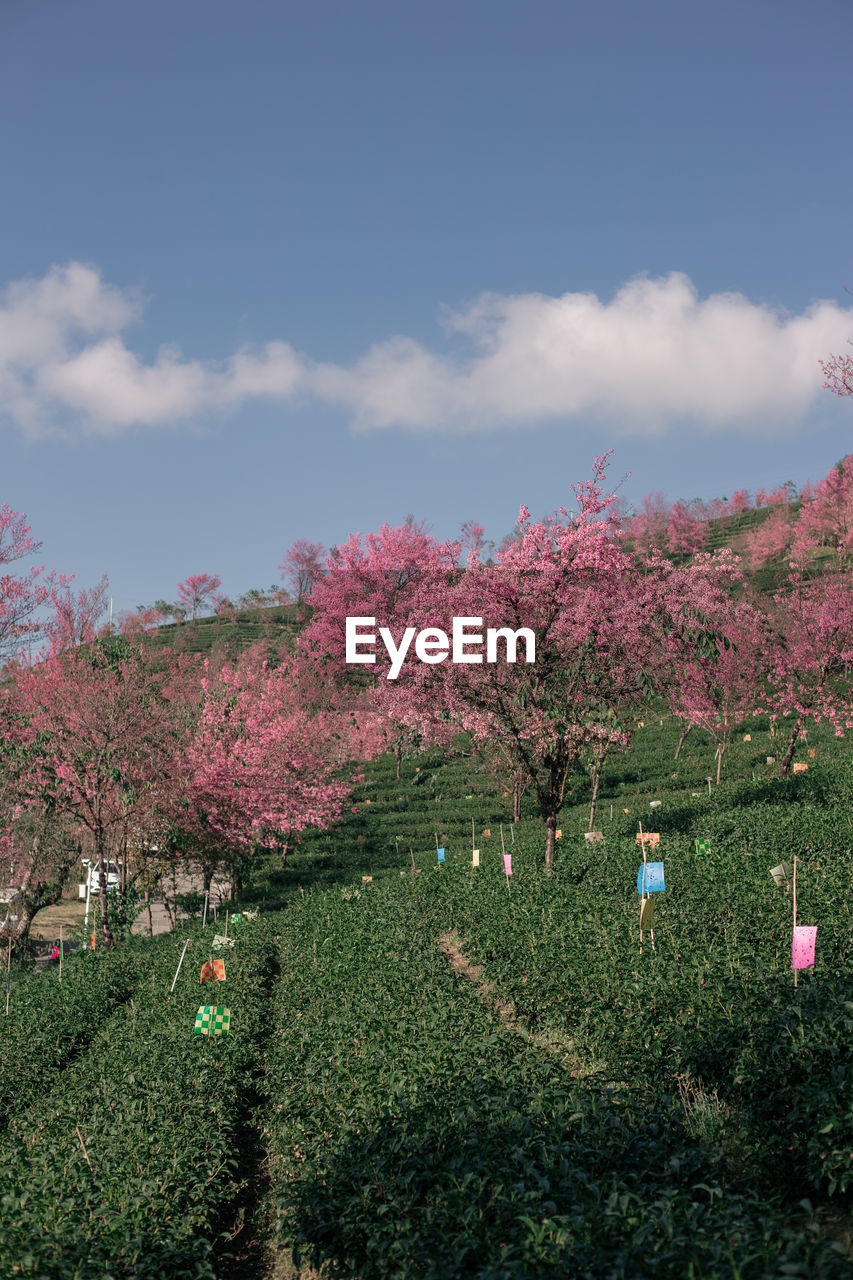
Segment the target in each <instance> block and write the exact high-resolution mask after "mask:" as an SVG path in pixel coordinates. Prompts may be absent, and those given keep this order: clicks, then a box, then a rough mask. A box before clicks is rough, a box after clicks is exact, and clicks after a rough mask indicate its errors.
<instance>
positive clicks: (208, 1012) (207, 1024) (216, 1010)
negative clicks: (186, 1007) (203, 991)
mask: <svg viewBox="0 0 853 1280" xmlns="http://www.w3.org/2000/svg"><path fill="white" fill-rule="evenodd" d="M193 1030H194V1032H195V1034H196V1035H197V1036H227V1035H228V1032H229V1031H230V1030H231V1010H230V1009H225V1008H223V1006H222V1005H221V1004H220V1005H214V1004H203V1005H202V1006H201V1008H200V1009H199V1011H198V1013H197V1014H196V1017H195V1027H194V1028H193Z"/></svg>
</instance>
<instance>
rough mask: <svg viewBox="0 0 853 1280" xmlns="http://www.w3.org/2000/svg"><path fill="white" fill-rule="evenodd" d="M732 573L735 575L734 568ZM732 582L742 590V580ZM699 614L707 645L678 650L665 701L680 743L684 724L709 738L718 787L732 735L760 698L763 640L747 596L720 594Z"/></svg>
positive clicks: (760, 619)
mask: <svg viewBox="0 0 853 1280" xmlns="http://www.w3.org/2000/svg"><path fill="white" fill-rule="evenodd" d="M733 576H736V577H737V579H739V578H740V575H739V574H737V572H736V570H735V571H734V573H733ZM738 585H739V586H740V589H741V590H744V587H745V584H744V583H743V581H742V580H739V582H738ZM704 616H705V618H706V620H707V621H708V622H709V623H711V625H712V626H713V630H714V641H713V644H712V645H710V646H706V647H705V648H704V649H700V648H695V649H692V650H691V649H685V650H684V652H683V653H682V655H681V656H680V658H679V659H678V660H677V662H676V679H675V681H674V682H673V684H672V686H671V689H670V693H669V703H670V707H671V709H672V712H673V714H674V715H675V716H676V717H677V719H678V720H680V721H681V723H682V725H683V726H685V728H684V731H683V733H682V739H681V741H682V742H683V741H684V738H685V737H686V735H687V731H688V729H689V728H690V727H696V728H698V729H701V730H702V731H703V732H704V733H706V734H707V735H708V737H709V738H710V739H711V742H712V743H713V745H714V755H715V759H716V762H717V785H718V786H719V784H720V776H721V771H722V766H723V756H724V754H725V752H726V750H727V749H728V746H729V744H730V742H731V739H732V735H733V733H734V731H735V729H736V728H737V727H738V725H740V724H741V723H742V721H743V720H744V719H745V718H746V716H748V715H749V714H750V712H751V711H752V710H753V708H754V707H755V703H756V700H757V699H758V698H759V697H760V691H761V686H762V677H763V672H764V666H765V662H766V647H767V640H766V634H765V619H764V615H763V613H762V610H761V608H760V605H759V604H758V602H757V600H755V599H752V598H750V597H749V596H748V595H741V597H740V598H739V599H738V600H732V599H730V598H729V597H728V596H727V595H723V594H721V595H720V596H719V598H718V600H717V601H716V607H715V608H714V609H713V610H711V611H707V612H706V613H705V615H704ZM680 745H681V744H679V747H680Z"/></svg>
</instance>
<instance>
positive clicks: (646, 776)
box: [0, 720, 853, 1280]
mask: <svg viewBox="0 0 853 1280" xmlns="http://www.w3.org/2000/svg"><path fill="white" fill-rule="evenodd" d="M767 730H768V726H767V724H766V723H764V724H762V723H761V722H760V721H758V722H756V724H754V725H752V726H751V728H750V732H751V737H752V740H751V741H750V742H748V743H744V742H740V741H739V742H738V743H737V744H736V745H735V746H734V747H732V749H731V751H730V753H729V754H728V755H727V757H726V761H725V765H724V782H723V785H722V786H721V787H720V788H719V789H717V788H716V787H714V788H712V794H711V795H710V796H709V793H708V787H707V783H706V781H705V776H706V775H707V774H708V773H710V772H711V768H710V765H711V761H710V758H709V757H710V752H709V751H708V750H707V748H706V746H705V744H704V743H703V742H702V741H701V740H700V739H698V738H697V739H696V740H695V741H694V739H693V736H691V737H690V738H688V740H687V744H686V745H685V747H684V749H683V751H682V758H681V759H680V760H679V761H678V762H677V763H674V762H673V754H674V749H675V742H676V738H677V734H676V732H675V731H674V730H673V729H672V728H671V727H669V726H667V725H666V724H665V725H663V726H661V725H659V723H658V721H657V720H655V721H654V723H653V724H650V725H649V726H648V727H644V728H643V729H642V730H640V731H639V732H638V734H637V738H636V740H635V744H634V746H633V747H632V748H631V750H630V751H628V752H626V753H625V754H624V755H622V756H619V757H615V758H614V760H613V761H612V762H611V763H610V767H609V770H608V772H607V774H606V777H605V779H604V781H603V783H602V792H601V797H600V800H599V810H598V814H599V816H598V819H597V821H596V827H597V828H598V829H599V830H601V832H602V835H603V840H602V841H601V842H600V843H594V844H588V843H586V842H585V841H584V839H583V830H584V828H585V827H586V823H587V818H588V803H589V802H588V783H587V781H586V779H584V778H583V777H581V776H578V778H577V779H576V782H577V788H576V792H575V794H574V796H573V797H572V801H573V803H569V804H567V806H566V808H565V809H564V812H563V815H562V837H561V840H560V843H559V845H558V855H557V863H556V866H555V870H554V873H553V875H551V876H550V877H546V876H544V875H543V873H542V868H541V863H542V849H543V845H544V840H543V837H542V834H541V833H540V830H539V827H538V824H537V822H536V819H535V817H534V815H533V814H532V812H529V811H528V810H527V809H525V811H524V815H523V817H522V820H521V821H520V822H519V823H518V824H517V825H516V826H515V828H514V829H511V824H510V822H509V812H508V809H507V806H508V805H509V804H510V800H509V798H508V797H506V796H505V795H504V794H503V790H502V788H501V787H500V786H497V787H496V786H495V784H494V783H492V782H490V781H489V780H488V778H487V777H486V775H484V774H482V773H480V772H479V771H478V769H477V766H476V762H475V761H473V760H472V759H471V758H470V757H468V756H466V755H464V754H456V755H452V754H448V755H438V754H436V755H435V756H432V757H430V756H425V757H421V758H419V759H418V760H413V761H410V762H406V763H405V764H404V770H403V778H402V780H401V782H400V783H399V784H397V783H395V782H394V774H393V762H391V761H389V760H388V759H383V760H380V761H377V762H375V763H374V764H371V765H367V766H365V770H364V781H363V783H362V784H361V786H360V788H359V791H358V793H357V795H356V797H355V799H354V803H353V806H352V808H353V810H354V811H353V812H352V813H351V814H350V815H349V819H348V821H347V822H346V823H345V824H344V825H343V826H342V827H341V828H339V829H338V831H336V832H333V833H328V834H324V835H317V836H314V837H312V838H311V839H310V840H308V841H306V844H305V846H304V848H303V849H302V850H301V851H300V852H298V853H297V854H296V855H293V856H291V857H290V858H289V860H288V865H287V867H286V868H284V869H282V868H280V866H277V865H275V863H273V862H272V861H270V862H268V863H267V864H266V865H261V864H259V865H258V867H257V875H256V878H255V883H254V885H253V888H252V890H251V891H250V892H247V894H246V901H244V902H243V903H241V904H240V905H241V906H244V907H245V906H257V907H258V908H259V912H260V914H259V917H258V919H256V920H252V921H246V920H241V921H240V922H239V923H237V924H234V925H233V926H232V927H231V937H232V939H233V944H234V945H233V946H232V947H228V948H225V949H224V950H222V951H219V952H214V951H212V950H211V943H212V938H213V933H214V930H213V928H212V927H208V928H207V930H205V932H204V934H202V931H201V929H200V927H199V926H198V925H196V926H194V927H192V928H191V929H190V930H189V931H187V932H185V933H180V932H179V933H177V934H174V935H170V936H168V937H166V938H161V939H154V940H148V939H134V940H133V941H132V942H131V943H130V944H127V945H124V946H122V947H121V948H119V949H117V950H116V951H115V952H114V953H113V954H112V955H110V956H108V957H105V956H103V955H101V954H99V953H94V954H92V953H88V954H82V955H78V956H76V957H74V958H73V959H72V960H70V961H69V962H68V963H67V965H66V966H65V969H64V971H63V981H62V984H61V986H60V984H59V983H58V981H57V978H58V974H57V973H56V971H55V970H54V971H52V972H50V973H47V974H43V975H37V974H31V975H14V977H13V986H12V1002H11V1011H10V1015H9V1017H8V1018H7V1019H3V1018H2V1017H0V1097H2V1100H3V1104H4V1106H3V1111H2V1120H0V1241H2V1249H1V1250H0V1277H3V1278H5V1277H6V1276H30V1277H44V1278H45V1280H48V1278H50V1280H95V1277H108V1276H110V1277H125V1276H143V1277H151V1278H154V1277H157V1278H159V1277H162V1278H163V1280H167V1278H169V1280H171V1278H172V1277H208V1278H209V1277H222V1280H227V1278H228V1277H232V1276H234V1277H246V1278H247V1280H249V1278H251V1277H255V1278H257V1280H260V1278H261V1277H267V1280H273V1277H277V1278H278V1280H284V1277H297V1276H298V1277H303V1278H304V1280H309V1277H316V1276H317V1275H318V1274H319V1275H321V1276H344V1277H363V1278H365V1280H367V1277H377V1278H378V1277H387V1278H389V1280H390V1278H391V1277H395V1278H396V1277H400V1278H403V1277H424V1278H426V1277H429V1278H430V1280H444V1278H447V1280H450V1278H451V1277H456V1276H459V1277H462V1276H471V1277H475V1276H476V1277H488V1278H489V1280H502V1278H507V1280H510V1278H516V1277H517V1278H519V1280H521V1278H523V1277H527V1276H530V1277H537V1276H553V1277H562V1276H571V1277H575V1276H576V1277H588V1278H589V1280H609V1278H610V1277H613V1278H616V1277H624V1278H625V1280H630V1278H633V1277H646V1276H648V1277H651V1276H657V1277H672V1278H673V1280H676V1278H678V1280H681V1278H683V1277H695V1278H696V1280H699V1278H700V1277H702V1278H709V1280H710V1278H716V1277H739V1278H741V1280H751V1278H753V1277H754V1278H756V1280H758V1278H759V1277H788V1276H803V1277H827V1278H829V1277H842V1276H850V1275H851V1274H853V1249H851V1197H853V973H851V961H853V923H851V904H853V874H851V873H853V852H851V851H853V820H851V816H850V815H851V799H853V764H851V748H850V746H849V745H848V744H847V743H846V742H843V741H842V742H836V741H835V740H834V739H831V738H830V737H829V736H827V737H821V736H817V737H814V735H813V734H811V735H810V740H809V744H808V746H809V747H810V748H811V749H813V750H814V751H815V755H814V757H808V756H807V755H806V747H805V746H804V747H803V749H802V751H801V752H799V753H798V758H802V759H803V760H804V761H805V760H806V759H807V760H808V763H809V769H808V772H806V773H803V774H800V775H797V776H795V777H792V778H790V779H781V778H779V777H778V776H777V775H776V772H775V769H774V767H773V766H767V765H766V763H765V757H766V755H767V754H773V753H774V752H773V745H772V743H771V740H770V738H769V736H768V732H767ZM813 739H814V740H813ZM416 770H417V772H416ZM651 801H659V802H660V803H659V804H656V805H655V806H654V807H651ZM574 802H576V803H574ZM611 805H612V817H611ZM626 810H627V811H628V812H626ZM472 819H473V823H474V833H475V840H476V847H477V848H479V850H480V866H479V867H476V868H475V867H473V866H472ZM638 820H639V821H641V822H642V823H643V827H644V829H648V828H649V827H651V829H652V830H653V831H655V832H658V833H659V834H660V846H659V848H658V849H657V850H656V851H655V853H654V854H653V855H651V856H652V857H653V858H654V859H655V860H662V861H663V863H664V867H665V876H666V889H665V891H664V892H662V893H658V894H657V895H656V898H655V902H656V917H655V938H654V948H653V947H652V946H651V940H650V938H649V935H648V933H646V934H645V937H644V941H643V945H642V948H641V946H640V941H639V931H638V901H639V899H638V894H637V886H636V880H637V868H638V865H639V862H640V861H641V854H640V850H639V848H638V846H637V843H636V832H637V823H638ZM501 824H503V839H504V846H503V848H505V850H506V852H508V853H511V855H512V876H511V877H510V878H508V877H507V876H506V874H505V871H504V863H503V859H502V845H501ZM486 832H488V834H486ZM697 839H700V840H703V841H707V842H708V847H707V849H705V848H703V849H702V851H701V852H700V851H697V847H696V840H697ZM436 843H438V845H440V846H441V847H442V848H444V849H445V851H446V852H445V862H444V864H443V865H442V866H441V867H439V865H438V860H437V857H436ZM410 850H411V851H412V852H411V853H410ZM794 855H796V856H797V859H798V864H797V873H798V883H797V899H798V904H797V905H798V922H800V923H802V924H815V925H817V926H818V933H817V947H816V963H815V966H814V969H813V970H811V969H810V970H803V971H801V972H800V973H799V975H798V985H797V987H796V989H795V988H794V982H793V974H792V971H791V967H790V964H791V928H792V897H791V893H790V892H789V891H787V890H786V889H785V887H777V886H776V885H775V884H774V881H773V879H772V878H771V876H770V875H769V869H770V867H772V866H775V865H776V864H777V863H779V862H781V861H783V860H784V861H786V862H789V863H793V858H794ZM412 856H413V857H414V864H415V868H416V869H418V873H417V874H412ZM363 876H370V877H371V879H370V880H363V879H362V877H363ZM219 928H220V929H221V923H220V925H219ZM187 937H189V938H191V945H190V947H189V948H188V950H187V952H186V959H185V961H184V965H183V967H182V970H181V973H180V975H179V978H178V981H177V983H176V985H175V991H174V994H172V995H170V994H169V987H170V985H171V982H172V978H173V977H174V972H175V968H176V966H177V962H178V959H179V957H180V954H181V950H182V948H183V944H184V942H185V941H186V939H187ZM213 955H216V956H219V957H221V956H224V958H225V964H226V971H227V972H226V980H225V982H224V983H205V984H204V985H203V986H202V985H201V984H200V982H199V970H200V966H201V964H202V963H203V962H204V961H205V960H206V959H208V958H209V957H210V956H213ZM207 1003H211V1004H218V1005H225V1006H227V1007H228V1008H229V1009H230V1012H231V1027H230V1031H229V1034H228V1035H227V1036H224V1037H222V1038H220V1039H209V1038H207V1037H205V1036H201V1035H195V1034H194V1033H193V1025H194V1020H195V1015H196V1011H197V1008H198V1006H199V1005H201V1004H207ZM84 1147H85V1150H84Z"/></svg>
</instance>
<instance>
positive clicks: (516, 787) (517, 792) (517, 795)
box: [512, 770, 523, 822]
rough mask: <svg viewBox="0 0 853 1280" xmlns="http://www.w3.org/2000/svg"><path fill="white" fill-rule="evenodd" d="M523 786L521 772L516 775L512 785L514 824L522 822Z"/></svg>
mask: <svg viewBox="0 0 853 1280" xmlns="http://www.w3.org/2000/svg"><path fill="white" fill-rule="evenodd" d="M522 789H523V784H522V780H521V771H520V770H519V772H518V773H516V775H515V778H514V779H513V783H512V820H513V822H520V821H521V793H522Z"/></svg>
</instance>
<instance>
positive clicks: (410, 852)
mask: <svg viewBox="0 0 853 1280" xmlns="http://www.w3.org/2000/svg"><path fill="white" fill-rule="evenodd" d="M409 854H410V856H411V859H412V875H414V874H415V851H414V849H413V848H412V846H411V845H409Z"/></svg>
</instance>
